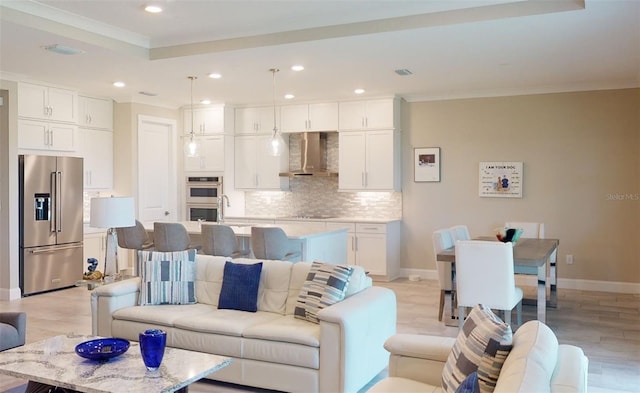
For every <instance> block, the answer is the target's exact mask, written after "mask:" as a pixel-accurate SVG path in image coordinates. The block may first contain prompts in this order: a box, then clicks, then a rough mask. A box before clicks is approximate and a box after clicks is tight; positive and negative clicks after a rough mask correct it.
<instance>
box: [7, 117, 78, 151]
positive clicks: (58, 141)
mask: <svg viewBox="0 0 640 393" xmlns="http://www.w3.org/2000/svg"><path fill="white" fill-rule="evenodd" d="M77 133H78V131H77V127H76V126H75V125H74V124H66V123H49V122H44V121H36V120H25V119H18V148H19V149H35V150H55V151H75V150H76V149H77V145H78V142H77Z"/></svg>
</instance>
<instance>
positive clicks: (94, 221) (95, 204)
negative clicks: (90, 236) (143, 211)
mask: <svg viewBox="0 0 640 393" xmlns="http://www.w3.org/2000/svg"><path fill="white" fill-rule="evenodd" d="M135 217H136V216H135V207H134V201H133V198H132V197H105V198H91V221H90V224H89V225H90V226H91V227H94V228H108V230H107V241H106V248H105V256H104V272H103V273H104V275H105V276H109V277H117V276H118V274H119V273H120V267H119V266H118V239H117V237H116V236H117V235H116V228H126V227H132V226H135V225H136V218H135Z"/></svg>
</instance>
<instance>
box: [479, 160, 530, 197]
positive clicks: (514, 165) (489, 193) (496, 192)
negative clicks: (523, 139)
mask: <svg viewBox="0 0 640 393" xmlns="http://www.w3.org/2000/svg"><path fill="white" fill-rule="evenodd" d="M478 184H479V190H478V192H479V194H480V196H481V197H493V198H522V162H481V163H480V168H479V174H478Z"/></svg>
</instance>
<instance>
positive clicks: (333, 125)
mask: <svg viewBox="0 0 640 393" xmlns="http://www.w3.org/2000/svg"><path fill="white" fill-rule="evenodd" d="M280 112H281V114H282V132H301V131H336V130H337V129H338V103H337V102H330V103H320V104H309V105H307V104H302V105H285V106H283V107H282V108H281V109H280Z"/></svg>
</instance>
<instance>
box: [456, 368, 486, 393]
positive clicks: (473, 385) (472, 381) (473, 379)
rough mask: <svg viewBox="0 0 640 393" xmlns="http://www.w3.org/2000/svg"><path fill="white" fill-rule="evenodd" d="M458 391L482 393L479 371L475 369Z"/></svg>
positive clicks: (460, 392) (457, 392) (458, 392)
mask: <svg viewBox="0 0 640 393" xmlns="http://www.w3.org/2000/svg"><path fill="white" fill-rule="evenodd" d="M456 393H480V384H479V383H478V372H477V371H474V372H472V373H471V374H469V375H468V376H467V377H466V378H465V379H464V381H462V383H461V384H460V386H458V389H456Z"/></svg>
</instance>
